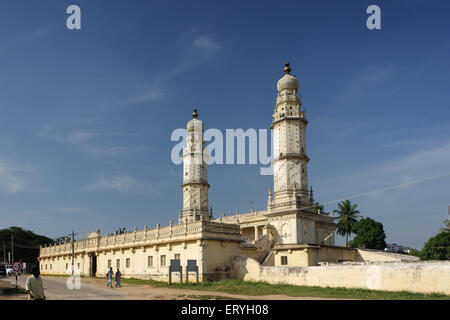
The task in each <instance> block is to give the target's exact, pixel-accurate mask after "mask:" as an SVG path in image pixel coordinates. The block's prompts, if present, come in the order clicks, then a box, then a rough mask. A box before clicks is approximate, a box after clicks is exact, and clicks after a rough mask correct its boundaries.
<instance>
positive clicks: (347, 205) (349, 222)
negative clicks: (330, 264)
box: [333, 200, 361, 247]
mask: <svg viewBox="0 0 450 320" xmlns="http://www.w3.org/2000/svg"><path fill="white" fill-rule="evenodd" d="M357 207H358V205H357V204H352V203H351V201H350V200H344V201H342V202H340V203H338V209H337V210H333V213H337V214H338V215H339V216H338V217H336V218H335V219H338V222H337V230H336V233H337V234H338V235H340V236H345V245H346V246H347V247H348V236H349V235H350V234H351V233H352V226H353V224H354V223H356V222H357V221H358V219H359V218H361V216H360V215H359V211H358V210H356V208H357Z"/></svg>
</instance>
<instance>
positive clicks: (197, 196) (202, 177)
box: [179, 109, 209, 223]
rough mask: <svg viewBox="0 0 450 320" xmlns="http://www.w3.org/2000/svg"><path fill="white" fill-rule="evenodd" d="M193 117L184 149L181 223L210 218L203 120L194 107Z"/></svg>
mask: <svg viewBox="0 0 450 320" xmlns="http://www.w3.org/2000/svg"><path fill="white" fill-rule="evenodd" d="M192 116H193V119H192V120H191V121H189V122H188V123H187V130H188V136H187V138H186V147H184V149H183V184H182V188H183V211H182V212H181V214H180V218H179V220H180V223H181V222H189V221H197V220H208V219H209V210H208V190H209V184H208V166H207V161H208V159H207V153H206V150H205V148H204V144H205V143H204V141H203V130H204V126H203V123H202V121H200V120H198V119H197V117H198V114H197V110H196V109H194V113H193V114H192Z"/></svg>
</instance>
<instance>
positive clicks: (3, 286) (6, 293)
mask: <svg viewBox="0 0 450 320" xmlns="http://www.w3.org/2000/svg"><path fill="white" fill-rule="evenodd" d="M15 288H16V285H15V283H11V282H9V281H7V280H5V278H3V279H0V300H27V299H28V295H26V294H23V293H21V292H18V293H15V291H14V289H15ZM19 289H20V288H19Z"/></svg>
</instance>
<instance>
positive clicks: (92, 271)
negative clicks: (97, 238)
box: [89, 254, 97, 277]
mask: <svg viewBox="0 0 450 320" xmlns="http://www.w3.org/2000/svg"><path fill="white" fill-rule="evenodd" d="M96 273H97V256H96V255H95V254H93V255H91V269H90V271H89V276H90V277H95V275H96Z"/></svg>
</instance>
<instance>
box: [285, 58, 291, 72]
mask: <svg viewBox="0 0 450 320" xmlns="http://www.w3.org/2000/svg"><path fill="white" fill-rule="evenodd" d="M284 73H286V74H290V73H291V67H290V66H289V62H288V61H286V63H285V64H284Z"/></svg>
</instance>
